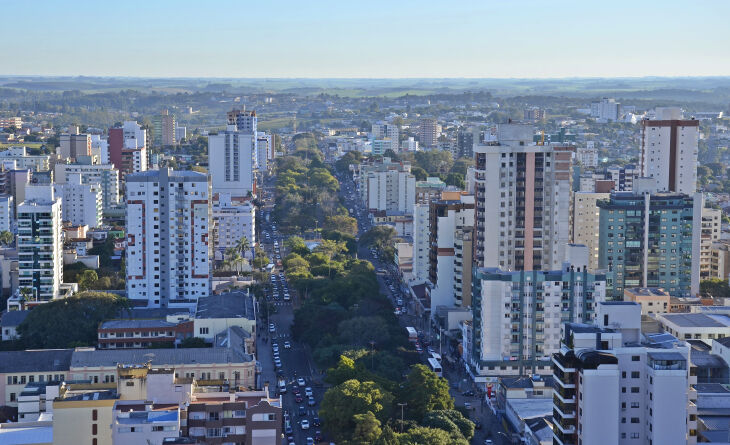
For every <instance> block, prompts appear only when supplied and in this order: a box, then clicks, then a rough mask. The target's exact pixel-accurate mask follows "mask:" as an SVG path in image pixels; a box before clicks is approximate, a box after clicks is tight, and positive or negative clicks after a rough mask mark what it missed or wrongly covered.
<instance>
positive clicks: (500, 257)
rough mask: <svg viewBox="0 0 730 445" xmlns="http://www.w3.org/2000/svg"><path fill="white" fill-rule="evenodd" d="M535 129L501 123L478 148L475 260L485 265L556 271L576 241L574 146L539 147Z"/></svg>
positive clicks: (503, 268) (476, 158)
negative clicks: (573, 233)
mask: <svg viewBox="0 0 730 445" xmlns="http://www.w3.org/2000/svg"><path fill="white" fill-rule="evenodd" d="M532 135H533V131H532V127H531V126H528V125H519V124H500V125H499V127H498V136H497V142H487V143H486V144H475V145H474V157H475V160H476V165H475V168H474V183H475V184H474V189H475V194H476V240H475V244H476V247H475V258H474V260H475V261H476V263H477V265H479V266H481V267H498V268H500V269H502V270H554V269H559V268H560V267H561V265H562V262H563V260H564V258H565V246H566V245H567V244H568V243H569V242H570V235H571V233H570V232H571V225H572V224H571V207H572V205H571V204H572V199H571V196H572V174H571V167H572V157H573V150H574V148H573V147H570V146H567V147H563V146H552V145H544V146H543V145H536V144H534V143H532Z"/></svg>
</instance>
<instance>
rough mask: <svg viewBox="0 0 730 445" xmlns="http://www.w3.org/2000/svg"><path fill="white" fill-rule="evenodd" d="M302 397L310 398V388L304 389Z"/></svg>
mask: <svg viewBox="0 0 730 445" xmlns="http://www.w3.org/2000/svg"><path fill="white" fill-rule="evenodd" d="M304 395H305V396H307V397H312V388H310V387H309V386H307V387H306V388H304Z"/></svg>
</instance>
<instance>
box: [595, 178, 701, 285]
mask: <svg viewBox="0 0 730 445" xmlns="http://www.w3.org/2000/svg"><path fill="white" fill-rule="evenodd" d="M598 208H599V209H600V210H599V212H600V227H599V233H600V235H599V240H600V241H599V257H598V267H599V268H601V269H604V268H608V269H611V271H612V277H613V289H612V294H611V295H612V296H613V297H616V298H619V299H620V298H622V297H623V293H624V289H626V288H631V287H660V288H663V289H664V290H666V291H667V292H669V293H670V294H671V295H672V296H675V297H687V296H691V295H695V294H696V293H697V292H698V291H699V260H700V236H699V230H700V229H701V225H700V224H699V223H700V220H701V212H702V198H701V196H697V197H695V198H694V199H693V197H690V196H687V195H683V194H677V193H655V194H651V193H639V191H637V192H614V193H612V194H611V196H610V199H609V200H604V201H598ZM695 232H698V233H695Z"/></svg>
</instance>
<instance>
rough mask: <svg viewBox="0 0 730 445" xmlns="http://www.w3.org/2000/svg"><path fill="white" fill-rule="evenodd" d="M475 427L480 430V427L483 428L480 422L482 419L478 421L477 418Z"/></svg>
mask: <svg viewBox="0 0 730 445" xmlns="http://www.w3.org/2000/svg"><path fill="white" fill-rule="evenodd" d="M474 429H475V430H480V429H482V422H480V421H478V420H477V421H476V422H474Z"/></svg>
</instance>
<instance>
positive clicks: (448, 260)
mask: <svg viewBox="0 0 730 445" xmlns="http://www.w3.org/2000/svg"><path fill="white" fill-rule="evenodd" d="M429 218H430V223H429V247H430V248H429V268H428V281H429V285H430V286H429V287H430V295H431V307H432V308H436V307H438V306H447V307H453V306H462V305H463V306H469V305H470V304H471V269H472V260H471V256H472V239H473V233H474V196H473V195H468V194H466V192H442V193H441V199H439V200H436V201H432V202H431V207H430V211H429ZM414 255H415V254H414Z"/></svg>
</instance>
